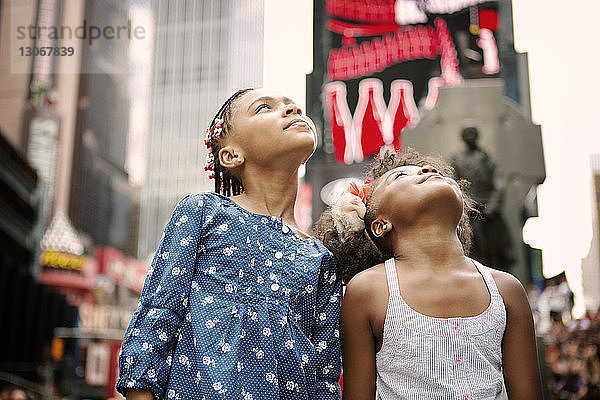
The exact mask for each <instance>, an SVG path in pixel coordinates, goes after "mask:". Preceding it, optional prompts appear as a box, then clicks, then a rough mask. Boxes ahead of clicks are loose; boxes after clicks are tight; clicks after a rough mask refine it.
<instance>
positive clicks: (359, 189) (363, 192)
mask: <svg viewBox="0 0 600 400" xmlns="http://www.w3.org/2000/svg"><path fill="white" fill-rule="evenodd" d="M372 183H373V179H371V178H369V179H367V180H366V181H365V182H364V183H362V184H360V185H359V184H357V183H356V182H350V186H348V189H347V192H348V193H350V194H353V195H355V196H358V197H359V198H360V199H361V200H362V202H363V203H365V204H366V203H367V196H368V195H369V191H370V190H371V184H372Z"/></svg>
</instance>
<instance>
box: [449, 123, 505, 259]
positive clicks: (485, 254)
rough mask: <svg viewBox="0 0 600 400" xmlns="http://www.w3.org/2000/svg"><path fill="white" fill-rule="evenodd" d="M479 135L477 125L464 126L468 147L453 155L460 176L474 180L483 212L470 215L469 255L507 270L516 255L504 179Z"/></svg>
mask: <svg viewBox="0 0 600 400" xmlns="http://www.w3.org/2000/svg"><path fill="white" fill-rule="evenodd" d="M478 138H479V131H478V130H477V128H475V127H472V126H470V127H466V128H464V129H463V131H462V140H463V142H464V143H465V149H464V150H463V151H462V152H459V153H457V154H455V155H453V156H452V158H451V163H452V166H453V167H454V169H455V171H456V176H457V178H461V179H466V180H468V181H469V182H471V187H470V194H471V197H472V198H473V199H474V200H475V201H476V202H477V205H476V208H477V210H478V211H479V212H480V214H479V215H474V216H472V218H471V226H472V228H473V247H472V249H471V254H470V256H471V257H472V258H474V259H476V260H478V261H479V262H481V263H483V264H485V265H488V266H490V267H492V268H496V269H501V270H504V271H508V270H510V268H511V266H512V264H513V263H514V262H515V257H514V254H513V246H512V240H511V238H510V234H509V231H508V228H507V226H506V223H505V222H504V217H503V216H502V201H503V196H504V187H505V182H504V179H503V177H502V176H501V174H500V172H499V171H498V168H496V165H495V163H494V161H493V160H492V159H491V158H490V156H489V155H488V154H487V153H486V152H485V151H483V150H482V149H481V148H480V147H479V145H478V144H477V139H478Z"/></svg>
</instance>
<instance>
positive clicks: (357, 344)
mask: <svg viewBox="0 0 600 400" xmlns="http://www.w3.org/2000/svg"><path fill="white" fill-rule="evenodd" d="M370 293H372V288H371V287H370V285H369V281H368V280H367V279H365V276H364V275H363V274H358V275H356V276H355V277H354V278H353V279H352V280H351V281H350V282H349V283H348V286H347V287H346V293H345V295H344V300H343V301H342V311H341V316H340V328H341V341H342V360H343V374H344V390H343V398H344V400H367V399H368V400H373V399H374V398H375V375H376V373H375V338H374V336H373V331H372V329H371V322H370V318H369V299H370V296H371V295H370Z"/></svg>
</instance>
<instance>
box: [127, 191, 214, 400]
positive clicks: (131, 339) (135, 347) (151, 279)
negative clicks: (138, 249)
mask: <svg viewBox="0 0 600 400" xmlns="http://www.w3.org/2000/svg"><path fill="white" fill-rule="evenodd" d="M203 205H204V204H203V196H202V195H190V196H187V197H185V198H183V199H182V200H181V201H180V202H179V204H177V206H176V207H175V210H174V211H173V214H172V215H171V218H170V219H169V222H168V223H167V226H166V227H165V231H164V234H163V237H162V239H161V241H160V244H159V246H158V250H157V251H156V254H155V255H154V259H153V260H152V265H151V266H150V268H149V270H148V275H147V276H146V280H145V282H144V287H143V289H142V294H141V296H140V301H139V303H138V308H137V309H136V311H135V313H134V314H133V317H132V319H131V322H130V323H129V327H128V328H127V331H126V333H125V337H124V338H123V343H122V345H121V352H120V354H119V379H118V380H117V384H116V387H117V390H118V391H119V392H120V393H121V394H123V395H126V392H127V389H130V388H132V389H138V390H146V391H150V392H152V394H153V395H154V397H155V398H157V399H160V398H163V397H164V392H165V388H166V384H167V381H168V376H169V372H170V369H171V361H172V353H173V350H174V348H175V344H176V343H177V340H178V333H179V328H180V326H181V324H182V321H183V318H185V315H186V314H187V312H188V298H189V292H190V286H191V281H192V276H193V273H194V266H195V264H196V255H197V251H198V246H199V245H200V243H199V242H200V241H201V234H202V226H203V223H204V220H203V212H202V210H203Z"/></svg>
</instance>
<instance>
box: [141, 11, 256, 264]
mask: <svg viewBox="0 0 600 400" xmlns="http://www.w3.org/2000/svg"><path fill="white" fill-rule="evenodd" d="M154 18H155V24H156V25H155V35H156V37H155V41H154V43H155V46H154V61H153V71H152V88H151V93H152V96H151V104H150V123H149V130H148V138H147V144H146V148H147V152H146V154H147V164H146V175H145V181H144V183H143V185H142V190H141V200H140V228H139V242H138V257H139V258H142V259H146V258H147V257H148V256H149V255H150V254H152V253H153V252H154V250H155V249H156V247H157V245H158V242H159V240H160V237H161V235H162V231H163V228H164V226H165V224H166V222H167V220H168V218H169V216H170V215H171V212H172V211H173V208H174V207H175V205H176V203H177V201H178V200H180V199H181V198H182V197H183V196H184V195H186V194H188V193H192V192H199V191H204V190H211V189H212V184H213V183H212V181H209V180H208V177H207V174H206V172H205V171H204V163H205V160H206V147H205V144H204V140H203V139H204V132H205V130H206V127H207V125H208V124H209V122H210V120H211V119H212V117H213V116H214V114H215V113H216V111H217V110H218V107H219V106H220V104H222V102H223V101H225V100H226V99H227V97H229V95H230V94H232V93H233V92H234V91H236V90H237V89H239V88H244V87H258V86H261V85H262V73H263V40H264V38H263V26H264V0H251V1H243V2H240V1H233V0H226V1H216V0H202V1H196V2H155V3H154Z"/></svg>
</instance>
